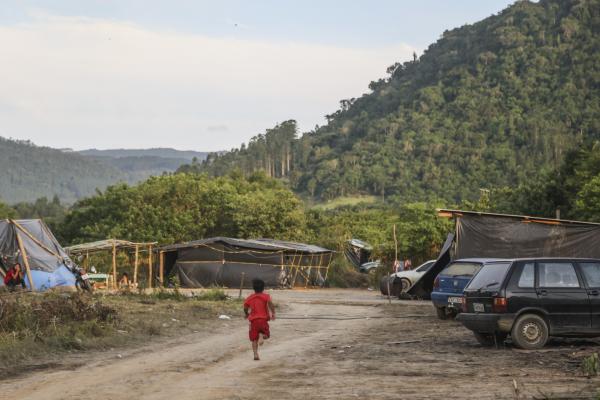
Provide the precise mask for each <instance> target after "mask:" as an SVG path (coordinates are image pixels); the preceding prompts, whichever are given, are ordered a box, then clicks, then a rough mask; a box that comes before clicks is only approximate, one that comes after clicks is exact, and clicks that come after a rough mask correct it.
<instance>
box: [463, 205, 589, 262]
mask: <svg viewBox="0 0 600 400" xmlns="http://www.w3.org/2000/svg"><path fill="white" fill-rule="evenodd" d="M456 232H457V239H456V254H455V258H474V257H494V258H517V257H582V258H600V225H593V224H576V223H555V222H552V221H539V222H537V221H535V220H528V219H514V218H506V217H498V216H490V215H481V216H479V215H463V216H461V217H459V218H457V220H456Z"/></svg>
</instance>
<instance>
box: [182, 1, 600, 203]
mask: <svg viewBox="0 0 600 400" xmlns="http://www.w3.org/2000/svg"><path fill="white" fill-rule="evenodd" d="M599 10H600V0H564V1H559V0H541V1H539V2H536V3H534V2H529V1H519V2H516V3H515V4H513V5H512V6H510V7H508V8H507V9H505V10H504V11H502V12H500V13H499V14H497V15H494V16H491V17H489V18H486V19H484V20H482V21H480V22H478V23H475V24H472V25H465V26H463V27H460V28H457V29H453V30H450V31H446V32H444V33H443V35H442V37H441V38H440V39H439V40H438V41H437V42H436V43H434V44H432V45H431V46H429V48H428V49H427V50H426V51H425V52H424V54H423V55H422V56H421V57H419V58H417V59H414V60H411V61H408V62H405V63H396V64H394V65H392V66H390V67H389V68H388V70H387V72H388V76H387V77H386V78H383V79H380V80H378V81H374V82H371V84H370V85H369V89H370V92H369V93H367V94H364V95H363V96H361V97H359V98H352V99H348V100H342V101H341V102H340V105H341V106H340V109H339V110H337V111H336V112H334V113H332V114H330V115H328V116H327V120H328V123H327V124H326V125H325V126H322V127H318V128H316V129H315V130H313V131H311V132H308V133H305V134H304V135H302V136H301V137H300V138H297V139H295V138H294V134H291V132H292V131H294V130H295V124H294V123H293V121H286V122H284V123H282V124H280V125H278V126H276V127H274V128H273V129H270V130H267V131H266V132H265V134H263V135H259V136H257V137H255V138H254V139H253V140H252V141H251V142H250V143H249V144H248V146H242V147H241V148H240V149H235V150H233V151H231V152H227V153H222V154H213V155H212V156H211V157H209V159H207V161H206V162H204V163H197V164H196V165H195V166H193V168H191V170H197V171H205V172H207V173H209V174H211V175H214V176H220V175H223V174H227V173H228V172H229V171H232V170H236V169H239V170H241V171H245V172H247V173H253V172H254V171H256V170H257V169H261V170H264V171H266V172H267V174H269V175H270V176H275V177H285V178H286V179H288V180H289V182H290V184H291V186H292V188H293V189H294V190H296V191H297V192H298V193H306V194H308V195H311V196H316V197H318V198H322V199H331V198H334V197H337V196H344V195H348V194H357V193H363V194H364V193H370V194H376V195H380V196H381V197H383V198H385V197H386V196H388V195H390V194H392V195H396V196H401V197H402V198H403V199H404V200H405V201H415V200H417V201H423V200H432V199H437V198H442V199H446V200H448V201H452V202H461V201H463V200H472V201H473V200H476V199H477V197H478V196H479V190H480V189H481V188H486V189H493V188H498V187H505V186H509V187H510V186H515V185H519V184H521V183H524V182H528V181H529V180H530V179H531V177H532V175H537V174H538V173H539V172H544V171H551V170H554V169H555V168H557V167H558V166H560V165H561V163H562V161H563V159H564V157H565V154H567V153H568V152H569V151H570V150H572V149H574V148H577V147H579V146H584V145H587V144H589V143H591V142H593V141H594V140H598V139H600V118H599V117H600V97H599V93H598V91H599V90H600V84H599V83H600V70H599V69H600V51H599V48H600V35H599V34H598V32H599V31H600V12H599ZM288 128H289V129H288ZM284 132H290V134H286V133H284ZM289 149H291V156H290V155H288V151H289ZM290 158H291V161H290ZM288 165H289V167H288ZM182 170H190V168H187V167H184V168H182ZM588 190H592V189H589V188H588ZM581 207H588V206H587V205H585V204H581Z"/></svg>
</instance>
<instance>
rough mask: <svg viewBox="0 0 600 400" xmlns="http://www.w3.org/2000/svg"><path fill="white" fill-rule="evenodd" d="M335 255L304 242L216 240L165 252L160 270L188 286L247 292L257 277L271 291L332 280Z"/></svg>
mask: <svg viewBox="0 0 600 400" xmlns="http://www.w3.org/2000/svg"><path fill="white" fill-rule="evenodd" d="M332 256H333V252H332V251H331V250H328V249H324V248H322V247H317V246H313V245H308V244H302V243H293V242H286V241H281V240H273V239H255V240H244V239H232V238H226V237H215V238H210V239H204V240H197V241H193V242H188V243H183V244H176V245H171V246H165V247H162V248H160V249H159V271H160V274H161V276H162V274H164V275H165V276H169V275H171V276H172V275H177V276H178V277H179V282H180V284H181V285H182V286H183V287H208V286H227V287H240V285H243V286H244V287H246V288H248V287H251V286H252V279H254V278H260V279H262V280H263V281H265V284H266V286H268V287H293V286H297V285H302V286H308V285H315V286H316V285H322V284H323V283H324V282H325V280H326V279H327V273H328V270H329V264H330V263H331V259H332ZM242 281H243V283H242Z"/></svg>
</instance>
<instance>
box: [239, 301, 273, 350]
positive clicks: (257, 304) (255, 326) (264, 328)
mask: <svg viewBox="0 0 600 400" xmlns="http://www.w3.org/2000/svg"><path fill="white" fill-rule="evenodd" d="M270 301H271V296H269V295H268V294H266V293H254V294H251V295H250V296H248V298H247V299H246V301H245V302H244V307H245V308H249V309H250V315H249V316H248V320H249V321H250V333H249V337H250V341H252V342H254V341H256V340H258V339H259V334H260V333H262V334H263V335H264V337H265V339H266V338H268V337H269V336H270V332H269V323H268V322H267V321H269V319H270V317H269V302H270Z"/></svg>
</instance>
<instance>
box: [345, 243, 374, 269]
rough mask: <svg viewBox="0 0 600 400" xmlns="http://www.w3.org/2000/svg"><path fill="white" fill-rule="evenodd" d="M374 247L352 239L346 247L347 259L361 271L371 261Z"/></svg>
mask: <svg viewBox="0 0 600 400" xmlns="http://www.w3.org/2000/svg"><path fill="white" fill-rule="evenodd" d="M372 251H373V246H371V245H370V244H369V243H367V242H363V241H362V240H359V239H350V240H348V241H347V242H346V245H345V247H344V255H345V256H346V259H347V260H348V261H350V262H351V263H352V265H354V267H356V269H359V268H360V266H361V265H363V264H364V263H367V262H369V261H371V252H372Z"/></svg>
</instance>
